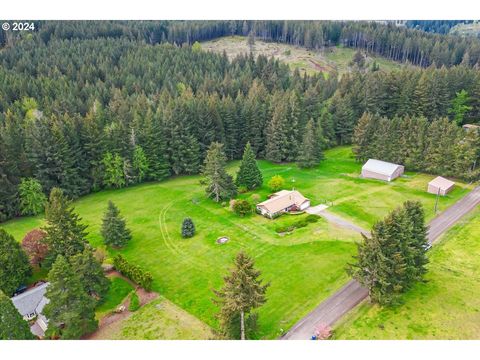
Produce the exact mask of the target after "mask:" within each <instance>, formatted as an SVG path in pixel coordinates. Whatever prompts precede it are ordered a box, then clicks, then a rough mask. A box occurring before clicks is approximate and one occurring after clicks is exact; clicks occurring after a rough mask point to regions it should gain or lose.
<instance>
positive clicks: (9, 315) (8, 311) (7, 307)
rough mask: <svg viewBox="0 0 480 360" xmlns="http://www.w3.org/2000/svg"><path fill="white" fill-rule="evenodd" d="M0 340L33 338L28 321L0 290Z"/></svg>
mask: <svg viewBox="0 0 480 360" xmlns="http://www.w3.org/2000/svg"><path fill="white" fill-rule="evenodd" d="M0 340H33V334H32V333H31V331H30V327H29V326H28V322H27V321H25V320H23V318H22V316H21V315H20V313H19V312H18V310H17V309H16V308H15V306H14V305H13V303H12V300H10V299H9V298H8V296H6V295H5V294H4V293H3V292H2V291H1V290H0Z"/></svg>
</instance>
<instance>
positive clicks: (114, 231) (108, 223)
mask: <svg viewBox="0 0 480 360" xmlns="http://www.w3.org/2000/svg"><path fill="white" fill-rule="evenodd" d="M101 233H102V236H103V242H104V243H105V245H108V246H113V247H123V246H125V245H126V244H127V242H128V241H129V240H131V239H132V235H131V233H130V230H129V229H127V226H126V223H125V219H123V217H122V216H121V215H120V210H118V208H117V207H116V206H115V204H114V203H113V202H112V201H109V202H108V208H107V211H106V212H105V215H104V216H103V222H102V231H101Z"/></svg>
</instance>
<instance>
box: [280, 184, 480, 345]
mask: <svg viewBox="0 0 480 360" xmlns="http://www.w3.org/2000/svg"><path fill="white" fill-rule="evenodd" d="M478 204H480V186H477V187H476V188H475V189H473V190H472V191H471V192H470V193H469V194H467V195H466V196H465V197H463V198H462V199H460V200H459V201H457V202H456V203H455V204H454V205H452V206H451V207H449V208H448V209H447V210H445V211H444V212H442V213H441V214H439V215H437V217H435V218H434V219H433V220H432V221H430V224H429V232H428V241H429V242H430V243H433V242H435V241H436V240H437V239H438V238H439V237H440V236H441V235H442V234H443V233H445V232H446V231H447V230H448V229H450V228H451V227H452V226H453V225H455V223H456V222H457V221H458V220H460V219H461V218H462V217H463V216H464V215H466V214H468V213H469V212H470V211H472V210H473V209H474V208H475V207H476V206H477V205H478ZM322 212H323V211H322ZM322 212H319V213H318V215H321V213H322ZM367 297H368V290H367V289H366V288H364V287H362V286H361V285H360V283H358V282H357V281H355V280H350V281H349V282H348V283H347V284H346V285H345V286H344V287H342V288H341V289H340V290H338V291H337V292H336V293H335V294H333V295H332V296H330V297H329V298H328V299H326V300H325V301H323V302H322V303H321V304H320V305H318V306H317V307H316V308H315V309H314V310H313V311H312V312H311V313H310V314H308V315H307V316H305V317H304V318H303V319H301V320H300V321H299V322H297V323H296V324H295V325H294V326H293V327H292V328H291V329H290V330H289V331H288V332H287V333H286V334H285V335H283V336H282V337H281V339H282V340H308V339H310V337H311V336H312V334H313V332H314V329H315V326H317V325H319V324H325V325H329V326H332V325H334V324H335V323H336V322H337V321H338V320H339V319H340V318H341V317H342V316H343V315H345V314H346V313H348V312H349V311H350V310H352V309H353V308H354V307H355V306H357V305H358V304H359V303H360V302H362V301H363V300H364V299H366V298H367Z"/></svg>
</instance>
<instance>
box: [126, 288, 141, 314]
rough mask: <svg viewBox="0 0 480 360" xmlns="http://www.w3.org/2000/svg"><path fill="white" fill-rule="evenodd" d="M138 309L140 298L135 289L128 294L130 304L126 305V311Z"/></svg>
mask: <svg viewBox="0 0 480 360" xmlns="http://www.w3.org/2000/svg"><path fill="white" fill-rule="evenodd" d="M138 309H140V299H139V298H138V295H137V293H136V292H135V290H133V291H132V293H131V295H130V305H128V311H137V310H138Z"/></svg>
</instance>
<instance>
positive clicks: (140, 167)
mask: <svg viewBox="0 0 480 360" xmlns="http://www.w3.org/2000/svg"><path fill="white" fill-rule="evenodd" d="M148 171H149V164H148V160H147V157H146V155H145V152H144V151H143V149H142V147H141V146H138V145H137V146H135V150H134V151H133V172H134V174H135V175H134V176H135V182H139V183H140V182H142V181H143V180H144V179H145V178H146V176H147V174H148Z"/></svg>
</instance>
